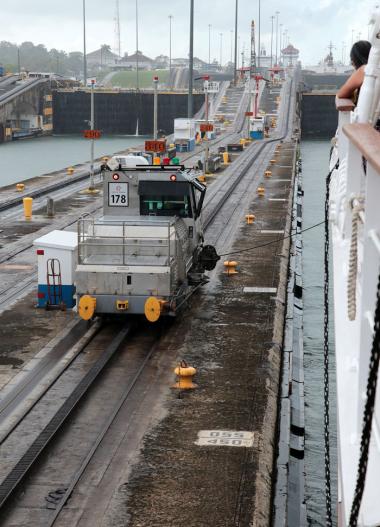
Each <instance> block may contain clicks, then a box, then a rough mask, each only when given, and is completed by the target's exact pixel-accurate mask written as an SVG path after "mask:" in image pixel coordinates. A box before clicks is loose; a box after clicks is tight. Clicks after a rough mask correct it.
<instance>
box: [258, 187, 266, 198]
mask: <svg viewBox="0 0 380 527" xmlns="http://www.w3.org/2000/svg"><path fill="white" fill-rule="evenodd" d="M257 194H258V195H259V197H260V198H262V197H264V195H265V188H264V187H259V188H258V189H257Z"/></svg>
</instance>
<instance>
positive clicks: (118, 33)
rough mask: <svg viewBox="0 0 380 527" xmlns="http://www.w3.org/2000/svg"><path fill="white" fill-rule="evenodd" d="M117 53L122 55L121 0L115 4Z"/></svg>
mask: <svg viewBox="0 0 380 527" xmlns="http://www.w3.org/2000/svg"><path fill="white" fill-rule="evenodd" d="M115 53H116V55H118V57H120V56H121V41H120V9H119V0H116V5H115Z"/></svg>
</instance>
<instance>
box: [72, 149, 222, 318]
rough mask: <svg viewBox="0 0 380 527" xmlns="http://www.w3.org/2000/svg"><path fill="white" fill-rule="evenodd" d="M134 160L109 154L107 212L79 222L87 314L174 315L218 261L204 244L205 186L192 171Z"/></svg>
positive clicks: (79, 274)
mask: <svg viewBox="0 0 380 527" xmlns="http://www.w3.org/2000/svg"><path fill="white" fill-rule="evenodd" d="M134 159H135V161H134V166H130V165H131V163H130V162H128V163H127V162H125V159H123V158H112V159H111V160H109V162H108V166H107V167H106V170H105V172H104V184H103V200H104V201H103V216H102V217H99V218H93V217H86V218H82V219H81V220H80V221H79V226H78V266H77V269H76V290H77V295H78V303H77V305H78V311H79V314H80V316H81V317H82V318H84V319H89V318H91V317H93V316H94V315H95V314H112V313H119V314H120V312H125V313H129V314H141V313H144V314H145V315H146V317H147V318H148V319H149V320H151V321H155V320H158V318H159V317H160V316H161V315H162V314H169V315H170V314H171V315H173V314H175V313H176V311H177V310H178V307H179V306H180V305H182V304H183V303H184V299H185V298H187V296H188V295H189V294H191V292H192V290H193V289H195V288H196V287H197V286H198V285H199V284H202V283H203V282H205V281H206V276H205V274H204V271H205V270H210V269H211V268H212V267H213V266H215V263H216V260H217V256H216V253H215V251H213V248H210V246H204V244H203V230H202V221H201V212H202V205H203V201H204V197H205V192H206V187H205V185H203V184H202V183H201V182H199V181H198V179H197V178H196V174H195V172H194V171H191V170H185V168H184V167H183V166H181V165H178V166H175V165H174V166H169V165H163V166H160V165H147V164H138V163H139V159H138V157H137V156H134ZM128 161H130V160H128ZM144 162H145V163H146V160H145V159H144ZM128 165H129V166H128ZM213 259H214V260H215V262H214V264H213V263H212V261H213Z"/></svg>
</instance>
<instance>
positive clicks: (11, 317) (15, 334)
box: [0, 291, 76, 388]
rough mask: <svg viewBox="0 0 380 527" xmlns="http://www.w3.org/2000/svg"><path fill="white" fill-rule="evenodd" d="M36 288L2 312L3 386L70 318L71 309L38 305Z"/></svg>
mask: <svg viewBox="0 0 380 527" xmlns="http://www.w3.org/2000/svg"><path fill="white" fill-rule="evenodd" d="M35 304H36V293H35V292H34V291H33V292H31V293H29V294H28V295H27V296H25V298H24V299H23V300H22V301H21V302H18V303H17V306H15V307H14V308H13V309H9V310H6V311H4V312H3V313H1V314H0V388H1V387H3V386H4V385H5V384H6V383H7V382H9V381H10V380H11V378H13V377H14V376H15V375H16V374H17V373H18V372H19V370H20V368H21V367H22V366H23V365H24V364H26V363H27V362H28V361H29V360H30V359H32V358H33V357H34V356H35V354H36V353H37V352H38V351H40V349H41V348H42V347H43V346H44V345H45V344H47V343H48V342H49V341H50V340H51V339H52V338H53V337H54V336H56V335H57V334H58V332H59V331H60V330H61V329H62V328H63V327H65V325H66V324H67V323H68V322H69V321H71V320H72V319H73V318H74V317H75V316H76V314H75V313H73V312H72V311H45V310H44V309H37V308H36V307H35Z"/></svg>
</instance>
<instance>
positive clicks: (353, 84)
mask: <svg viewBox="0 0 380 527" xmlns="http://www.w3.org/2000/svg"><path fill="white" fill-rule="evenodd" d="M364 68H365V66H360V68H358V69H357V70H356V71H354V73H353V74H352V75H351V77H349V79H347V80H346V82H345V83H344V84H343V86H342V87H341V88H340V89H339V91H338V93H337V94H336V95H337V97H339V98H340V99H350V98H351V97H352V96H353V94H354V91H355V90H357V89H358V88H360V87H361V85H362V84H363V80H364Z"/></svg>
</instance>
